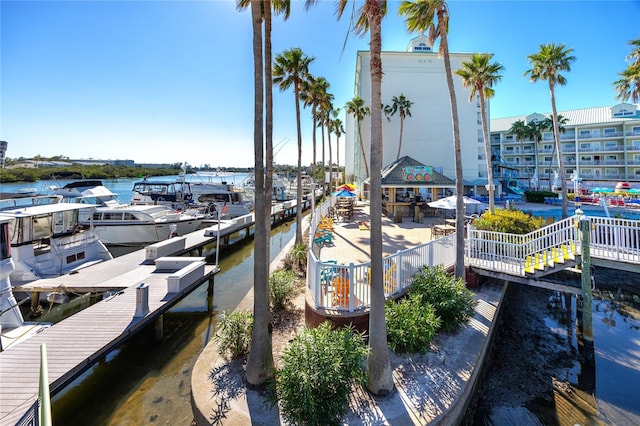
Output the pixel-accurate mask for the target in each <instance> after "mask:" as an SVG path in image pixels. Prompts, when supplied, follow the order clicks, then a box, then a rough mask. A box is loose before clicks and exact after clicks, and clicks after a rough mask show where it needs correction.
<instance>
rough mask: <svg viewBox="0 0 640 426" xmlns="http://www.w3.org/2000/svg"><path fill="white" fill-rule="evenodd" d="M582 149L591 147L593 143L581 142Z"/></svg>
mask: <svg viewBox="0 0 640 426" xmlns="http://www.w3.org/2000/svg"><path fill="white" fill-rule="evenodd" d="M580 149H582V150H587V149H591V144H590V143H581V144H580Z"/></svg>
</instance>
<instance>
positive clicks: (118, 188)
mask: <svg viewBox="0 0 640 426" xmlns="http://www.w3.org/2000/svg"><path fill="white" fill-rule="evenodd" d="M247 176H248V175H247V174H246V173H233V174H229V175H217V174H215V173H200V174H190V175H187V181H188V182H206V183H220V182H223V181H224V182H227V183H229V184H233V185H235V186H241V185H242V181H243V180H244V179H245V178H246V177H247ZM177 179H178V176H177V175H176V176H152V177H149V178H148V180H151V181H172V180H177ZM101 180H102V183H103V185H104V186H106V187H107V188H109V189H110V190H111V191H112V192H114V193H115V194H117V195H118V198H119V199H120V201H121V202H123V203H128V202H129V201H131V197H132V196H133V191H131V189H132V188H133V184H134V183H135V182H138V181H140V180H141V179H140V178H123V179H101ZM73 181H75V180H70V179H60V180H39V181H36V182H30V183H3V184H2V188H1V191H2V192H18V191H19V190H21V189H27V188H33V189H35V190H36V191H37V192H38V193H40V194H47V193H48V191H47V188H49V187H50V186H63V185H65V184H67V183H69V182H73Z"/></svg>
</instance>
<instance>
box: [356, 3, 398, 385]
mask: <svg viewBox="0 0 640 426" xmlns="http://www.w3.org/2000/svg"><path fill="white" fill-rule="evenodd" d="M365 7H366V8H367V17H368V19H369V28H370V29H369V31H370V35H371V63H370V67H371V152H370V156H371V169H372V171H373V173H372V175H371V176H370V178H371V180H370V183H371V188H370V191H371V192H370V197H369V206H370V207H369V208H370V212H371V219H370V220H371V242H370V248H371V311H370V313H369V347H370V350H371V351H370V353H369V357H368V362H367V388H368V389H369V391H370V392H372V393H374V394H376V395H387V394H389V393H390V392H391V391H392V390H393V376H392V373H391V362H390V360H389V348H388V344H387V325H386V322H385V313H384V302H385V301H384V283H383V271H382V202H381V200H382V186H381V182H382V175H381V170H382V110H381V105H382V102H381V99H382V93H381V92H382V58H381V50H382V36H381V28H380V27H381V24H380V23H381V21H382V10H381V4H380V0H367V1H366V4H365ZM360 141H361V142H362V139H361V140H360Z"/></svg>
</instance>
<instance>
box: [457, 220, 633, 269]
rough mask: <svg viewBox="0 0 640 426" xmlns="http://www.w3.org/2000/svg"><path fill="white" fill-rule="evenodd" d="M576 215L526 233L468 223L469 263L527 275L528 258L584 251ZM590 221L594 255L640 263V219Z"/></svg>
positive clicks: (467, 255)
mask: <svg viewBox="0 0 640 426" xmlns="http://www.w3.org/2000/svg"><path fill="white" fill-rule="evenodd" d="M582 217H584V216H583V215H575V216H571V217H569V218H566V219H562V220H560V221H558V222H554V223H552V224H550V225H547V226H545V227H543V228H541V229H538V230H536V231H534V232H530V233H528V234H525V235H516V234H507V233H502V232H491V231H482V230H479V229H475V228H474V227H473V226H472V225H471V224H469V225H467V235H468V238H467V240H466V250H465V253H466V262H467V264H468V265H470V266H476V267H479V268H483V269H489V270H493V271H498V272H504V273H507V274H512V275H519V276H524V275H525V265H526V259H527V257H531V256H535V254H536V253H542V252H548V251H551V250H553V249H554V248H560V247H562V246H564V245H569V246H571V247H572V248H573V250H574V251H575V253H576V254H578V255H579V254H580V253H581V250H582V245H581V240H580V233H579V230H578V221H579V220H580V219H581V218H582ZM587 219H588V220H590V222H591V235H590V237H591V244H590V247H591V251H590V253H591V256H592V257H595V258H602V259H608V260H617V261H624V262H629V263H640V222H638V221H634V220H627V219H616V218H607V217H587Z"/></svg>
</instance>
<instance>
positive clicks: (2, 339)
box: [0, 218, 50, 352]
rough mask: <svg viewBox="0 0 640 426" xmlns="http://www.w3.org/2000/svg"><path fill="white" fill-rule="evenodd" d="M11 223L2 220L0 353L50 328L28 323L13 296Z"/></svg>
mask: <svg viewBox="0 0 640 426" xmlns="http://www.w3.org/2000/svg"><path fill="white" fill-rule="evenodd" d="M10 222H11V219H8V218H0V352H2V351H5V350H7V349H9V347H11V346H14V345H16V344H18V343H20V342H22V341H24V340H26V339H27V338H29V337H30V336H33V335H34V334H36V333H38V332H40V331H41V330H42V329H44V328H47V327H49V326H50V324H36V323H26V322H25V321H24V318H23V316H22V312H20V306H19V305H18V303H17V302H16V298H15V297H14V295H13V287H12V286H11V279H10V276H11V273H12V272H13V271H14V269H15V264H14V262H13V259H12V258H11V240H10V232H9V223H10Z"/></svg>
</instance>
